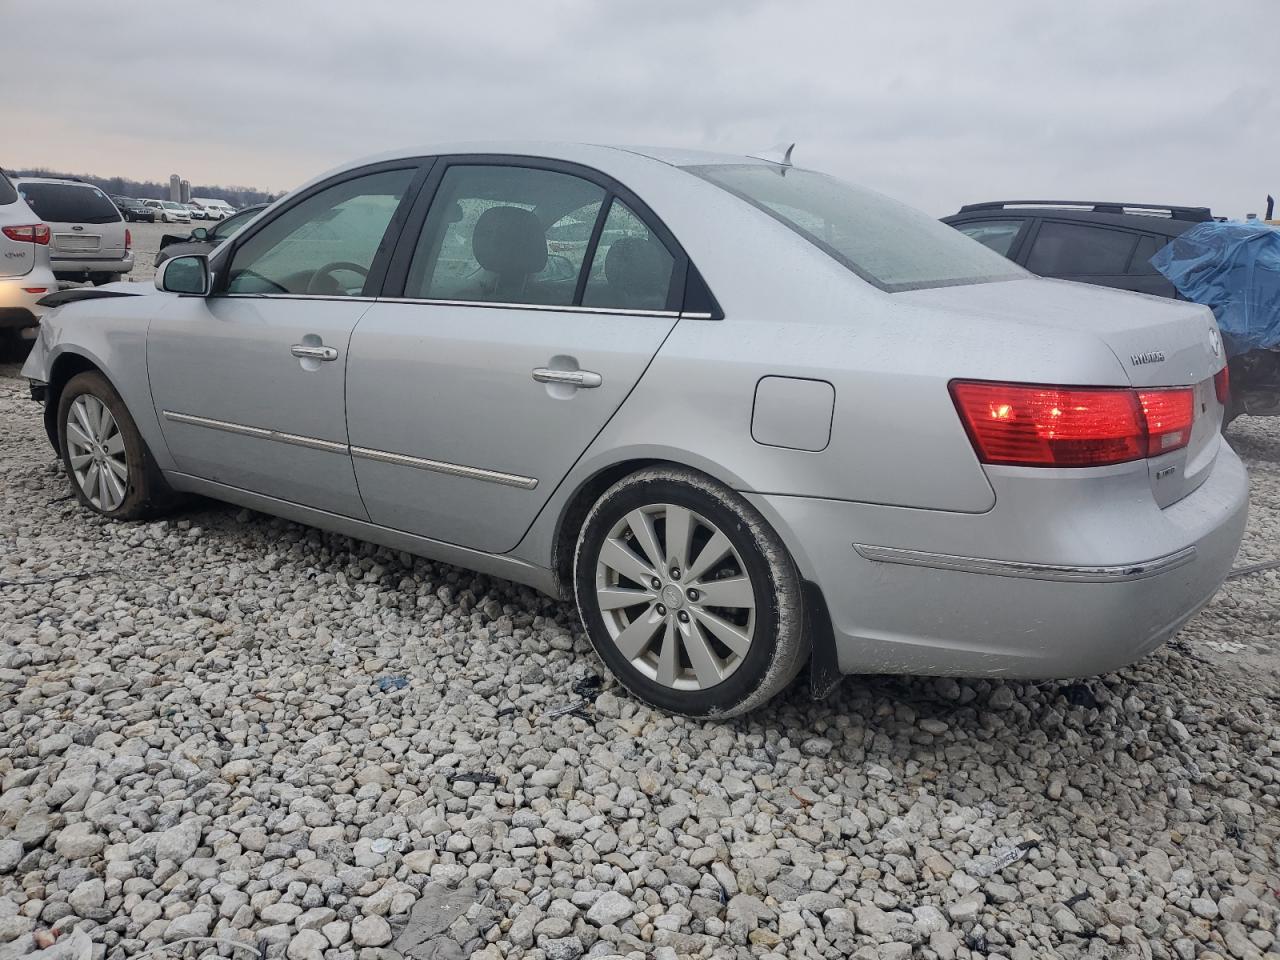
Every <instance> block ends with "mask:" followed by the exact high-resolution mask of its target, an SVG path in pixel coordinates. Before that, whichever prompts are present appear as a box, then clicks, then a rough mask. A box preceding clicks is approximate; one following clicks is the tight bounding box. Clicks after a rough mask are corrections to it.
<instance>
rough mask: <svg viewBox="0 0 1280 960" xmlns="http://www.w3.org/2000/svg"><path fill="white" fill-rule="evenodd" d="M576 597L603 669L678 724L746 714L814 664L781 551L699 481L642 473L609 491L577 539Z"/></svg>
mask: <svg viewBox="0 0 1280 960" xmlns="http://www.w3.org/2000/svg"><path fill="white" fill-rule="evenodd" d="M574 588H575V593H576V596H577V602H578V610H579V613H580V615H581V617H582V621H583V624H584V626H585V627H586V629H587V634H588V636H589V637H590V639H591V643H592V645H593V646H594V647H595V649H596V652H597V653H598V654H599V655H600V658H601V659H602V660H603V661H604V662H605V664H606V665H607V666H608V667H609V669H610V670H611V671H612V672H613V674H614V675H615V676H616V677H617V678H618V679H619V680H620V681H621V682H622V683H623V685H624V686H626V687H627V689H628V690H630V691H631V692H632V693H633V694H634V695H635V696H636V697H638V698H639V699H641V700H643V701H645V702H646V703H649V704H651V705H652V706H656V707H659V708H661V709H663V710H668V711H671V712H673V713H680V714H685V715H687V716H695V717H707V716H719V717H729V716H734V715H736V714H740V713H744V712H746V711H748V710H751V709H753V708H754V707H756V706H759V705H760V704H762V703H764V702H765V701H767V700H768V699H769V698H771V697H772V696H774V695H775V694H776V693H778V692H779V691H781V690H782V689H783V688H784V687H786V686H787V685H788V684H789V683H790V682H791V681H792V679H794V677H795V675H796V673H797V672H799V670H800V667H801V666H802V665H803V663H804V660H805V655H806V654H807V652H808V640H807V637H806V636H805V634H804V630H803V623H804V614H803V608H802V601H801V591H800V578H799V574H798V573H797V571H796V568H795V564H794V562H793V561H792V559H791V556H790V554H789V553H788V552H787V549H786V547H785V546H784V545H783V543H782V541H781V540H780V539H779V537H778V535H777V534H776V533H775V532H774V531H773V529H772V528H771V527H770V526H769V525H768V523H767V522H766V521H765V519H764V518H763V517H762V516H761V515H760V514H759V512H758V511H756V509H755V508H754V507H752V506H751V505H750V504H749V503H747V501H746V500H744V499H743V498H742V497H741V496H739V495H738V494H736V493H734V492H733V491H732V490H730V489H729V488H727V487H725V486H723V485H722V484H720V483H717V482H716V481H714V480H712V479H711V478H709V477H707V476H705V475H703V474H699V473H697V472H695V471H693V470H688V469H685V468H682V467H675V466H672V467H653V468H647V469H644V470H641V471H639V472H637V473H634V474H632V475H631V476H628V477H626V478H624V479H622V480H620V481H618V482H617V483H615V484H614V485H613V486H612V487H610V488H609V489H608V490H606V491H605V492H604V494H602V495H601V497H600V499H599V500H598V501H596V504H595V506H594V507H593V508H592V509H591V511H590V513H589V514H588V515H587V518H586V521H585V522H584V523H583V526H582V529H581V532H580V533H579V536H578V544H577V550H576V552H575V556H574Z"/></svg>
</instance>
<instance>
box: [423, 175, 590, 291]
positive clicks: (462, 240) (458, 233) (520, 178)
mask: <svg viewBox="0 0 1280 960" xmlns="http://www.w3.org/2000/svg"><path fill="white" fill-rule="evenodd" d="M604 199H605V192H604V190H603V189H602V188H601V187H599V186H597V185H596V184H594V183H591V182H590V181H588V180H583V179H582V178H581V177H575V176H573V175H571V174H567V173H558V172H556V171H553V170H538V169H534V168H531V167H513V166H490V165H479V164H475V165H473V164H459V165H456V166H452V167H450V168H449V169H448V170H447V171H446V172H445V175H444V177H443V178H442V179H441V181H440V187H439V189H438V190H437V191H436V196H435V198H434V200H433V201H432V203H431V211H430V213H428V215H427V220H426V223H425V224H424V225H423V228H422V235H421V237H420V238H419V240H418V245H417V249H416V250H415V251H414V255H413V261H412V262H411V264H410V266H409V276H408V280H407V282H406V283H405V291H404V295H405V296H406V297H413V298H421V299H425V300H463V301H472V302H480V303H521V304H544V305H549V306H564V307H567V306H571V305H572V304H573V302H574V297H575V296H576V294H577V287H578V277H579V276H580V274H581V272H582V267H583V262H584V261H585V260H586V256H587V247H588V246H589V245H590V242H591V233H592V230H593V229H594V226H595V222H596V219H597V218H598V217H599V214H600V209H601V207H602V206H603V205H604Z"/></svg>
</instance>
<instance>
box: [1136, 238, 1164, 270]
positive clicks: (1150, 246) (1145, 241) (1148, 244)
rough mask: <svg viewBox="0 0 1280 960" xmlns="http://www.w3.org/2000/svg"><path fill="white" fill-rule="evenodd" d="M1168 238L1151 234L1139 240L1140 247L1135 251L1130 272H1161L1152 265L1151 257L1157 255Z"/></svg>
mask: <svg viewBox="0 0 1280 960" xmlns="http://www.w3.org/2000/svg"><path fill="white" fill-rule="evenodd" d="M1166 242H1167V240H1166V239H1165V238H1164V237H1153V236H1151V235H1150V234H1146V235H1144V236H1142V237H1141V238H1140V239H1139V240H1138V247H1137V249H1136V250H1134V251H1133V260H1132V261H1131V262H1130V264H1129V272H1130V273H1133V274H1138V275H1140V276H1156V275H1158V274H1159V273H1160V271H1159V270H1157V269H1156V268H1155V267H1153V266H1152V265H1151V258H1152V257H1154V256H1155V255H1156V251H1158V250H1159V249H1160V248H1161V247H1163V246H1164V245H1165V243H1166Z"/></svg>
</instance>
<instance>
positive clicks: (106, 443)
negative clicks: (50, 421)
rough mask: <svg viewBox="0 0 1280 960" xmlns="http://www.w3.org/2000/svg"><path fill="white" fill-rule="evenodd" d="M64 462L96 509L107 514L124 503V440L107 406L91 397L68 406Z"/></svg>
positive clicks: (126, 486)
mask: <svg viewBox="0 0 1280 960" xmlns="http://www.w3.org/2000/svg"><path fill="white" fill-rule="evenodd" d="M67 459H68V460H69V461H70V463H71V472H72V474H74V476H75V481H76V483H77V484H78V485H79V487H80V490H81V492H82V493H83V494H84V495H85V497H86V498H87V499H88V500H89V502H90V503H92V504H93V505H94V506H95V507H97V508H98V509H99V510H101V511H102V512H103V513H110V512H111V511H112V510H115V509H116V508H117V507H119V506H120V504H121V503H123V502H124V497H125V493H126V492H127V491H128V489H129V464H128V461H127V460H126V458H125V449H124V436H123V435H122V434H121V433H120V426H119V424H117V423H116V420H115V417H113V416H112V415H111V411H110V410H109V409H107V405H106V404H105V403H103V402H102V401H101V400H99V399H98V398H97V397H95V396H94V395H93V394H91V393H82V394H81V395H80V396H78V397H76V398H75V400H73V401H72V402H71V408H70V410H69V411H68V414H67Z"/></svg>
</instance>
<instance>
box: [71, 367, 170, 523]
mask: <svg viewBox="0 0 1280 960" xmlns="http://www.w3.org/2000/svg"><path fill="white" fill-rule="evenodd" d="M58 447H59V450H60V451H61V453H62V463H63V466H65V467H66V470H67V477H68V478H69V479H70V481H71V490H72V492H73V493H74V494H75V497H76V499H77V500H79V501H80V503H82V504H83V505H84V506H86V507H88V508H89V509H90V510H93V511H94V512H96V513H100V514H102V515H103V516H104V517H110V518H111V519H113V520H141V519H143V518H145V517H149V516H153V515H154V514H155V513H157V512H159V511H160V510H162V509H163V508H164V507H165V506H167V505H168V503H169V501H170V496H171V495H170V492H169V487H168V484H166V483H165V481H164V477H163V476H162V475H161V473H160V469H159V468H158V467H157V466H156V463H155V460H154V458H153V457H152V456H151V451H150V450H148V449H147V444H146V441H144V440H143V439H142V434H141V433H139V432H138V427H137V424H135V423H134V422H133V417H132V416H130V415H129V410H128V408H127V407H125V404H124V400H122V399H121V397H120V394H118V393H116V391H115V388H114V387H112V386H111V384H110V382H108V380H107V378H106V377H104V376H103V375H102V374H101V373H99V372H97V371H96V370H91V371H86V372H85V373H80V374H77V375H76V376H74V377H72V378H71V380H70V381H69V382H68V383H67V385H66V386H65V387H64V388H63V389H62V393H61V395H60V396H59V398H58Z"/></svg>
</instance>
